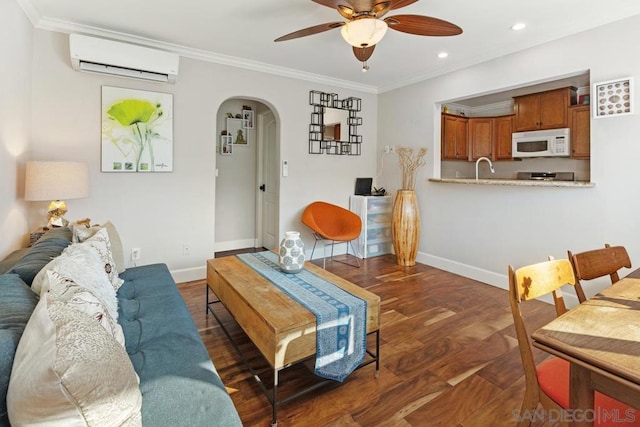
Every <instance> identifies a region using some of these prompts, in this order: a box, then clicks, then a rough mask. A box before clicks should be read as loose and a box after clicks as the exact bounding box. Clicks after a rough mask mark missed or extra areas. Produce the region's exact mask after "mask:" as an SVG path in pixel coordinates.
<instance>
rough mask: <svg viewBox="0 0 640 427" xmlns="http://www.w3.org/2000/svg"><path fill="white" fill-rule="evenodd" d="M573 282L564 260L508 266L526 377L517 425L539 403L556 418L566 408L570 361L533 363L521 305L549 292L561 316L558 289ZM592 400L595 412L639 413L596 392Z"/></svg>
mask: <svg viewBox="0 0 640 427" xmlns="http://www.w3.org/2000/svg"><path fill="white" fill-rule="evenodd" d="M575 284H576V278H575V275H574V273H573V267H572V265H571V263H570V262H569V260H566V259H561V260H550V261H545V262H541V263H538V264H533V265H529V266H525V267H521V268H519V269H517V270H516V269H514V268H513V267H512V266H511V265H510V266H509V303H510V305H511V313H512V314H513V323H514V326H515V330H516V337H517V339H518V347H519V350H520V358H521V359H522V365H523V367H524V376H525V393H524V399H523V400H522V405H521V407H520V416H519V418H518V426H529V425H530V424H531V421H532V419H534V418H535V415H534V414H535V411H536V410H537V407H538V404H541V405H542V407H543V408H544V410H545V411H546V412H547V414H549V415H553V416H554V417H555V418H557V417H558V416H560V414H561V413H562V412H561V411H564V410H565V409H567V408H569V362H568V361H566V360H564V359H561V358H559V357H554V356H552V357H550V358H547V359H546V360H544V361H543V362H542V363H540V364H539V365H537V366H536V364H535V359H534V357H533V348H532V346H531V342H530V340H529V333H528V332H527V328H526V326H525V323H526V322H525V319H524V316H523V315H522V311H521V309H520V307H521V304H523V303H524V302H526V301H531V300H534V299H536V298H539V297H542V296H544V295H548V294H550V293H551V294H552V295H553V300H554V304H555V307H556V314H557V315H558V316H560V315H562V314H564V313H565V312H566V311H567V309H566V305H565V304H564V299H563V298H562V293H561V291H560V288H561V287H562V286H565V285H573V286H575ZM594 400H595V413H597V414H614V413H616V414H620V416H621V417H624V416H625V414H627V413H628V412H626V411H633V412H632V413H633V414H638V415H640V413H638V412H637V411H636V410H634V409H632V408H630V407H628V406H627V405H625V404H623V403H621V402H618V401H617V400H615V399H613V398H611V397H609V396H606V395H604V394H601V393H599V392H596V393H595V396H594ZM638 420H640V418H638ZM611 421H612V420H611V419H607V418H606V417H597V419H596V422H595V425H598V426H609V425H616V424H615V423H611ZM629 425H634V424H629Z"/></svg>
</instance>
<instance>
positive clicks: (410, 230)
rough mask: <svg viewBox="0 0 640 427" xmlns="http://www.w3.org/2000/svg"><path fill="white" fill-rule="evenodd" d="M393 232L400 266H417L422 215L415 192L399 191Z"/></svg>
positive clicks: (393, 219) (392, 226)
mask: <svg viewBox="0 0 640 427" xmlns="http://www.w3.org/2000/svg"><path fill="white" fill-rule="evenodd" d="M392 215H393V217H392V224H391V231H392V237H393V249H394V250H395V251H396V259H397V262H398V265H403V266H407V267H410V266H413V265H416V256H417V255H418V240H419V238H420V213H419V212H418V201H417V200H416V192H415V190H399V191H398V193H397V194H396V199H395V202H394V203H393V214H392Z"/></svg>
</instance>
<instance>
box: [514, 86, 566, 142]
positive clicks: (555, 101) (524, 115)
mask: <svg viewBox="0 0 640 427" xmlns="http://www.w3.org/2000/svg"><path fill="white" fill-rule="evenodd" d="M513 99H514V109H515V120H514V126H513V128H514V129H513V131H514V132H524V131H528V130H543V129H557V128H566V127H568V126H569V123H568V122H569V119H568V115H569V114H568V107H569V106H570V105H572V104H575V103H576V88H574V87H566V88H561V89H555V90H549V91H546V92H538V93H533V94H530V95H523V96H516V97H514V98H513Z"/></svg>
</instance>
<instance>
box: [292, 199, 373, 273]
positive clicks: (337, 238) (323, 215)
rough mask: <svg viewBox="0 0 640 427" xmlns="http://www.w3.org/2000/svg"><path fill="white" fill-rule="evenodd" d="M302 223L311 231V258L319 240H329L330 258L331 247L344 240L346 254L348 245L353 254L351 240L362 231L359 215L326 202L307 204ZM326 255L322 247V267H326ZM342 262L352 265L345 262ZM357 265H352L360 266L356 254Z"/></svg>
mask: <svg viewBox="0 0 640 427" xmlns="http://www.w3.org/2000/svg"><path fill="white" fill-rule="evenodd" d="M302 223H303V224H304V225H306V226H307V227H309V228H310V229H311V231H312V232H313V237H314V238H315V242H314V243H313V249H312V250H311V257H310V259H313V253H314V251H315V250H316V244H317V243H318V241H320V240H330V241H331V259H332V260H333V247H334V245H335V243H336V242H340V243H342V242H344V243H346V244H347V256H348V255H349V245H351V249H352V250H353V253H354V254H355V249H354V248H353V244H352V243H351V241H352V240H354V239H357V238H358V237H359V236H360V233H361V232H362V220H361V219H360V216H358V215H357V214H355V213H353V212H351V211H350V210H348V209H345V208H343V207H340V206H337V205H332V204H331V203H326V202H313V203H311V204H310V205H308V206H307V207H306V208H305V210H304V212H303V213H302ZM325 258H326V256H325V250H324V247H323V250H322V267H323V268H325V267H326V259H325ZM336 261H338V262H342V263H343V264H347V265H353V264H350V263H347V262H343V261H340V260H337V259H336ZM356 263H357V265H353V266H354V267H360V261H359V260H358V257H357V255H356Z"/></svg>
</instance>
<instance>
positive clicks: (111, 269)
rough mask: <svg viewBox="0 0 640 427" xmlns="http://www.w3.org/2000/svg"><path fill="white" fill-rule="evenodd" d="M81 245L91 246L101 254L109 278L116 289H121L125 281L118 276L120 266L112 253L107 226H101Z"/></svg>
mask: <svg viewBox="0 0 640 427" xmlns="http://www.w3.org/2000/svg"><path fill="white" fill-rule="evenodd" d="M80 244H81V245H88V246H91V247H92V248H93V249H95V250H96V252H97V253H98V255H100V260H101V261H102V263H103V265H104V271H105V273H107V275H108V276H109V280H110V281H111V284H112V285H113V289H114V290H116V291H117V290H118V289H120V286H122V284H123V283H124V280H122V279H121V278H120V277H119V276H118V267H117V266H116V263H115V261H114V260H113V254H112V253H111V242H110V241H109V233H108V232H107V229H106V228H101V229H100V230H98V231H97V232H96V233H95V234H94V235H93V236H91V237H89V238H88V239H87V240H85V241H84V242H83V243H80Z"/></svg>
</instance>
